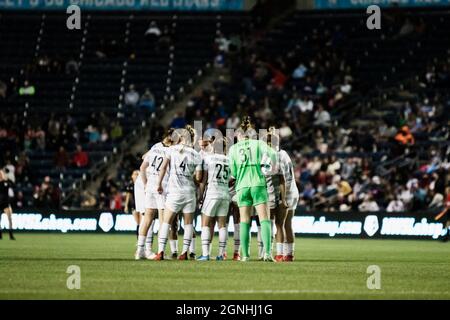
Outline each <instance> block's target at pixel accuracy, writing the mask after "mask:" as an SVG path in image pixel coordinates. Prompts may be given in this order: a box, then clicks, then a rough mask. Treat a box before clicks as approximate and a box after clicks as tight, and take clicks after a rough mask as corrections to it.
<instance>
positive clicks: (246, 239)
mask: <svg viewBox="0 0 450 320" xmlns="http://www.w3.org/2000/svg"><path fill="white" fill-rule="evenodd" d="M240 236H241V242H242V245H241V248H242V256H243V257H249V256H250V254H249V251H248V250H249V244H250V223H248V222H241V228H240Z"/></svg>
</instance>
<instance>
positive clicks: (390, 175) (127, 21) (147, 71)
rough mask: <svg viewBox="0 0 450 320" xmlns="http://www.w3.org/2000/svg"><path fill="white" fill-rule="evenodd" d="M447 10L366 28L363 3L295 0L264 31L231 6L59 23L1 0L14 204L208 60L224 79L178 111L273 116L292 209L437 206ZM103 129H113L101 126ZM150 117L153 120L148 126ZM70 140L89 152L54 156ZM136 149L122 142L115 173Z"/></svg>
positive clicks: (444, 180) (106, 147)
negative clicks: (291, 180) (294, 196)
mask: <svg viewBox="0 0 450 320" xmlns="http://www.w3.org/2000/svg"><path fill="white" fill-rule="evenodd" d="M448 15H449V12H447V11H443V10H440V11H435V10H428V11H424V10H422V11H415V10H411V11H404V10H402V11H396V10H390V11H387V12H386V13H385V14H383V28H382V30H375V31H370V30H368V29H367V28H366V27H365V16H364V15H361V14H357V13H355V12H346V11H342V12H339V13H336V12H333V13H330V12H307V13H305V12H301V11H296V12H293V13H292V14H291V15H289V16H287V17H285V18H284V19H282V20H281V21H279V22H278V23H277V24H276V25H275V26H274V27H272V28H269V29H267V30H264V29H260V28H254V26H253V25H252V23H251V19H250V17H249V16H247V15H245V14H225V15H221V16H216V15H203V14H202V15H180V16H177V15H167V14H158V15H152V16H151V17H150V16H148V14H141V13H134V14H125V13H123V14H118V13H115V14H114V15H102V14H96V13H91V14H90V15H89V16H88V19H87V21H86V22H84V23H85V25H84V27H83V29H82V31H74V32H71V33H69V35H67V32H66V31H64V32H63V31H61V29H59V28H57V27H56V26H57V25H59V24H61V23H63V17H62V16H60V15H58V14H56V13H46V14H32V15H30V14H27V15H26V16H25V15H22V14H18V13H8V14H3V15H2V18H1V20H0V23H1V30H2V31H3V30H6V32H2V33H1V42H2V43H4V44H5V48H6V49H5V50H2V52H1V53H0V54H1V55H2V56H1V58H2V60H1V61H2V63H1V66H0V68H1V71H2V73H1V74H2V79H0V80H2V81H3V83H4V84H5V86H6V87H7V92H6V94H5V96H6V97H4V98H3V99H2V98H0V103H1V108H2V110H5V112H6V113H7V116H6V117H4V118H3V119H2V124H1V126H0V133H1V135H0V139H1V142H0V143H1V144H2V149H3V148H5V150H9V151H7V152H4V153H3V155H2V156H3V158H4V159H3V160H2V162H3V163H4V164H5V165H7V164H13V166H15V168H16V173H17V174H16V180H17V181H16V183H17V185H18V186H19V188H20V190H22V192H23V198H24V201H25V202H26V203H27V205H33V204H34V205H35V204H36V203H35V201H34V200H33V199H36V198H39V197H38V195H39V192H38V189H39V185H40V183H41V182H42V181H43V179H44V177H46V176H49V177H51V179H52V181H54V183H56V184H57V185H58V188H59V189H61V190H62V193H63V194H66V193H67V192H68V190H70V189H71V188H73V187H75V186H76V182H77V181H80V180H83V179H87V177H88V176H89V175H92V174H94V172H95V170H93V168H94V169H95V166H96V164H99V163H100V164H101V163H103V162H105V161H106V162H107V161H108V159H109V158H108V157H109V156H110V155H111V154H112V153H113V152H114V147H113V143H112V142H113V139H116V140H114V143H118V142H120V141H122V140H126V138H127V136H129V135H130V134H131V133H132V132H133V130H135V129H136V128H137V127H139V126H141V121H142V119H143V117H142V116H143V115H144V116H146V117H148V118H151V113H152V112H154V111H155V110H156V112H164V111H163V110H160V107H161V106H165V104H167V103H169V102H170V101H173V100H174V99H175V94H176V93H179V92H180V88H181V87H183V86H184V85H186V84H192V81H193V80H192V79H193V77H194V76H195V75H196V74H197V73H198V71H199V70H201V69H202V67H204V66H205V64H206V63H212V64H213V65H214V66H215V67H216V68H225V69H227V70H229V72H230V75H231V79H230V80H229V81H227V80H225V79H217V81H216V83H215V86H214V89H213V90H212V91H199V94H198V95H197V96H196V97H195V98H193V99H192V100H191V101H190V102H189V103H188V105H187V106H186V111H185V115H184V116H182V121H183V122H184V121H186V122H192V121H194V120H202V121H204V122H205V123H208V125H207V126H206V127H217V128H220V129H224V128H225V127H235V126H236V125H237V124H238V123H239V120H240V119H241V118H242V116H243V115H245V114H250V115H251V116H252V117H253V118H254V119H255V121H256V123H257V126H258V127H261V128H265V127H268V126H270V125H275V126H276V127H277V128H279V129H280V136H281V137H282V142H283V144H282V146H283V148H285V149H286V150H288V151H289V152H290V153H291V154H293V155H294V156H295V159H296V162H297V169H296V175H297V176H296V178H297V182H298V184H299V186H300V188H301V193H302V199H301V204H302V207H303V208H304V209H308V210H310V209H324V210H332V211H337V210H341V211H345V210H360V211H377V210H379V209H388V210H391V209H392V210H393V211H402V210H404V209H414V210H418V209H423V208H426V207H428V206H435V205H436V204H437V205H439V204H440V202H442V200H440V199H441V198H443V196H444V195H445V187H446V186H447V184H448V177H447V175H448V160H449V148H448V134H449V122H448V120H449V119H448V108H449V102H450V100H449V94H448V90H446V89H447V88H448V86H449V84H450V82H449V81H450V80H449V53H450V51H449V50H450V47H449V44H448V43H446V42H444V41H442V40H441V39H445V38H448V36H449V33H450V28H449V27H450V25H449V24H450V20H449V19H448ZM25 20H26V25H27V28H26V29H24V28H22V27H21V26H22V25H24V21H25ZM431 21H432V22H433V23H431ZM152 28H153V29H155V28H156V29H158V30H159V31H160V32H161V34H160V35H158V36H156V37H154V36H152V35H151V34H152V32H151V31H149V30H150V29H152ZM200 31H201V32H200ZM219 31H221V32H219ZM146 33H147V35H146ZM156 34H159V32H156ZM55 43H58V44H59V45H58V47H62V48H64V49H59V48H57V47H55ZM33 52H34V56H33ZM74 53H75V54H74ZM25 80H27V81H28V84H27V86H24V81H25ZM131 85H134V86H131ZM130 86H131V87H130ZM147 89H148V91H149V92H148V93H147V94H146V95H145V96H146V97H147V100H148V101H150V103H145V106H146V107H145V108H139V107H138V106H139V101H140V99H139V98H138V95H137V94H136V93H138V94H140V96H142V95H143V93H144V92H146V91H147ZM20 92H22V94H20ZM181 92H182V90H181ZM0 97H1V95H0ZM148 101H147V102H148ZM154 101H155V102H156V104H155V105H156V106H157V108H156V109H155V105H153V104H152V102H154ZM68 111H69V112H68ZM43 114H44V115H45V116H44V117H43V116H42V115H43ZM67 114H69V115H67ZM21 128H23V129H21ZM113 128H115V129H116V130H115V132H116V133H117V134H118V133H122V134H121V135H119V136H117V137H114V138H113V132H112V129H113ZM25 129H26V130H25ZM162 130H163V128H161V127H159V126H158V125H155V126H154V127H153V128H152V135H151V138H152V140H153V139H157V138H158V137H159V135H160V132H161V131H162ZM61 132H62V133H61ZM68 132H70V133H68ZM105 133H106V134H105ZM43 134H45V139H43V138H42V136H43ZM105 136H107V137H106V138H105ZM114 136H115V135H114ZM29 140H31V141H29ZM42 140H45V146H43V144H44V143H43V142H42ZM151 142H152V141H151ZM78 144H80V145H81V146H82V149H83V150H86V151H87V152H88V155H89V160H90V161H89V165H88V167H86V168H74V167H73V165H67V168H64V169H62V168H55V162H54V160H52V159H54V158H55V159H56V157H58V156H57V155H55V152H56V149H57V148H58V147H59V146H60V145H64V146H65V147H66V149H67V151H68V152H72V151H74V150H75V147H76V145H78ZM61 152H62V153H61V154H60V155H59V158H61V159H63V160H62V162H63V163H64V159H65V157H66V156H65V155H64V151H61ZM138 164H139V158H138V157H136V156H135V155H132V154H127V155H126V157H125V161H124V163H123V165H122V168H121V169H120V170H119V172H118V175H117V177H118V178H117V179H114V180H115V182H116V184H118V185H115V186H114V188H116V189H117V188H119V189H122V188H123V186H122V185H123V184H124V182H125V181H126V180H127V178H128V177H129V175H130V172H131V170H132V169H135V168H137V166H138ZM60 167H65V166H60ZM20 172H22V174H21V173H20ZM23 172H24V173H23ZM74 183H75V184H74ZM110 186H111V183H110V182H108V179H107V178H105V180H104V183H103V184H102V190H101V192H100V193H99V194H98V195H93V197H97V198H98V200H97V201H95V203H96V206H100V207H108V206H109V203H110V201H109V200H110V199H109V197H110V196H111V195H110V194H109V193H111V187H110ZM44 187H45V186H44ZM33 193H34V197H33ZM100 194H103V195H104V196H102V197H100ZM105 194H106V195H105ZM100 198H102V199H100ZM439 200H440V201H439Z"/></svg>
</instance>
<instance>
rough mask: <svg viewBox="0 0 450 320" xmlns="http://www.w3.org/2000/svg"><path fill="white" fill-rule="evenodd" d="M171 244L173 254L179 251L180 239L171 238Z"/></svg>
mask: <svg viewBox="0 0 450 320" xmlns="http://www.w3.org/2000/svg"><path fill="white" fill-rule="evenodd" d="M169 244H170V251H171V252H172V254H174V253H178V240H169Z"/></svg>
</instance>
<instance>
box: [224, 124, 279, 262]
mask: <svg viewBox="0 0 450 320" xmlns="http://www.w3.org/2000/svg"><path fill="white" fill-rule="evenodd" d="M255 137H256V131H255V130H254V128H253V125H252V123H251V121H250V118H249V117H246V118H245V119H244V121H243V122H242V123H241V126H240V128H239V130H238V132H237V138H238V142H237V143H236V144H235V145H233V146H232V147H231V148H230V151H229V158H230V168H231V175H232V177H233V178H235V179H236V192H237V202H238V206H239V214H240V219H241V224H240V238H241V248H242V257H241V261H244V262H245V261H248V260H249V259H250V256H249V244H250V221H251V220H250V218H251V213H252V209H253V208H255V209H256V212H257V214H258V217H259V219H260V223H261V237H262V241H263V245H264V252H265V253H264V259H263V260H264V261H273V258H272V257H271V256H270V249H271V241H272V239H271V237H272V231H271V223H270V213H269V210H268V193H267V188H266V178H265V175H266V174H270V173H271V171H272V170H273V169H274V167H275V166H276V161H277V160H276V153H275V152H274V151H273V150H272V148H270V147H269V146H268V145H267V144H266V143H265V142H263V141H260V140H255V139H254V138H255ZM269 168H270V169H269ZM263 172H264V173H263Z"/></svg>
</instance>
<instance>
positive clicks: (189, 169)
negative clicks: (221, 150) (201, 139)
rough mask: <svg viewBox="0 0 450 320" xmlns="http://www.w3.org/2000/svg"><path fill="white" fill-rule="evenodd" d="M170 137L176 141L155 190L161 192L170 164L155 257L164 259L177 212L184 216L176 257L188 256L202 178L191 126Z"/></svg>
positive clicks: (166, 158) (186, 258) (185, 257)
mask: <svg viewBox="0 0 450 320" xmlns="http://www.w3.org/2000/svg"><path fill="white" fill-rule="evenodd" d="M172 137H173V138H172V141H173V142H174V143H175V144H174V145H172V146H170V147H169V148H168V149H167V152H166V153H165V158H164V161H163V163H162V165H161V171H160V174H159V178H158V189H157V190H158V192H159V193H160V194H162V193H163V192H164V188H163V185H162V182H163V179H164V176H165V175H166V172H167V168H168V167H169V165H170V169H169V182H168V184H167V197H166V205H165V209H164V221H163V222H162V223H161V225H160V229H159V247H158V254H157V255H156V257H155V260H164V250H165V247H166V244H167V240H168V234H169V228H170V224H171V223H172V221H173V219H174V218H175V216H176V214H177V213H178V212H181V213H183V217H184V238H183V251H182V253H181V255H180V256H179V257H178V259H179V260H188V259H189V258H188V250H189V246H190V244H191V241H192V235H193V231H194V227H193V224H192V223H193V217H194V212H195V208H196V203H197V199H196V184H199V183H200V182H201V181H202V175H203V170H202V159H201V157H200V155H199V153H198V152H197V151H195V150H194V148H193V141H195V131H194V129H193V128H192V127H191V126H189V125H188V126H186V128H185V129H184V130H176V131H175V132H174V134H173V135H172Z"/></svg>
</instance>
